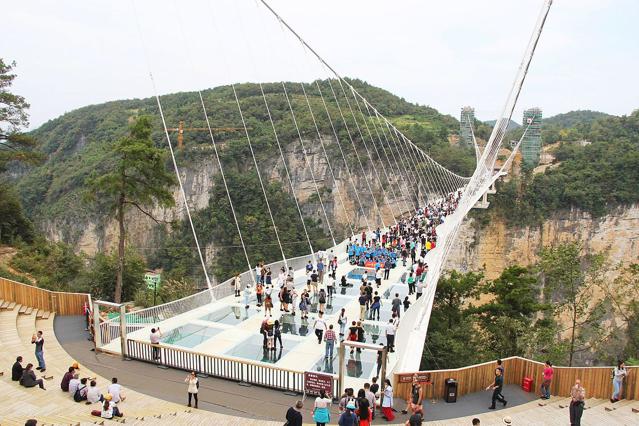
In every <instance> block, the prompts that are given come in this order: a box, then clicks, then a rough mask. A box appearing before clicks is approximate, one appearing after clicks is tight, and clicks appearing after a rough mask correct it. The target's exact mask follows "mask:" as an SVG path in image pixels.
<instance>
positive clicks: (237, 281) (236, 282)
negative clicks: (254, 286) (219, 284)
mask: <svg viewBox="0 0 639 426" xmlns="http://www.w3.org/2000/svg"><path fill="white" fill-rule="evenodd" d="M233 288H234V289H235V297H240V292H241V291H242V279H241V278H240V274H237V275H236V276H235V278H233Z"/></svg>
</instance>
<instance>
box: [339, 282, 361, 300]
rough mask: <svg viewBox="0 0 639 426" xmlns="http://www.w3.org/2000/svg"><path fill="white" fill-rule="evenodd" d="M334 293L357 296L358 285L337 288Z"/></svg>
mask: <svg viewBox="0 0 639 426" xmlns="http://www.w3.org/2000/svg"><path fill="white" fill-rule="evenodd" d="M336 293H337V294H338V295H342V296H353V297H356V296H359V284H358V285H350V286H346V287H342V286H338V287H337V290H336Z"/></svg>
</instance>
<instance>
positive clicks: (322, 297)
mask: <svg viewBox="0 0 639 426" xmlns="http://www.w3.org/2000/svg"><path fill="white" fill-rule="evenodd" d="M317 301H318V303H319V308H318V310H319V312H321V313H324V312H326V292H325V291H324V289H323V288H322V289H320V291H319V294H318V296H317Z"/></svg>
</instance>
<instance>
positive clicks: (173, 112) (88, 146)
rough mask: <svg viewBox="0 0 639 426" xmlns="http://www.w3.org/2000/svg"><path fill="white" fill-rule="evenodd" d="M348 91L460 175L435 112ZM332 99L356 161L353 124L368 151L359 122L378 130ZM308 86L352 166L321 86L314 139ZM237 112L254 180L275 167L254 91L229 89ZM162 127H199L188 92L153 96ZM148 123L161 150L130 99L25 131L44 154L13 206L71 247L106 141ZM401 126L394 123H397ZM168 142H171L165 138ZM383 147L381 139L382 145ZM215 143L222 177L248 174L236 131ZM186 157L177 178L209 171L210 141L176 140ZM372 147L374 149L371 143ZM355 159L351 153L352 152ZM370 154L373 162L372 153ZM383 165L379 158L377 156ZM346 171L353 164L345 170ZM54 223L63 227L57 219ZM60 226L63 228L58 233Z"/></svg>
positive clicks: (285, 132)
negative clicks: (132, 123) (49, 226)
mask: <svg viewBox="0 0 639 426" xmlns="http://www.w3.org/2000/svg"><path fill="white" fill-rule="evenodd" d="M352 83H353V84H354V85H355V86H356V87H357V89H358V90H359V91H360V92H361V93H363V95H364V96H366V97H367V98H369V99H370V100H371V102H372V103H374V104H375V105H376V107H377V108H378V109H379V111H380V112H381V113H382V114H385V115H387V116H388V117H389V118H390V119H391V120H395V119H396V118H397V119H398V120H399V122H398V126H399V127H400V129H401V130H402V131H405V132H406V133H407V134H408V135H409V136H410V137H412V138H414V140H415V143H417V144H418V145H419V146H420V147H422V148H423V149H425V150H426V151H430V152H431V154H432V155H433V156H434V157H435V159H437V160H440V161H441V162H442V163H443V164H444V165H446V166H451V167H452V168H453V169H454V170H455V171H457V172H459V173H462V174H468V173H469V172H470V171H471V170H472V167H471V166H469V164H473V163H472V162H473V161H474V159H473V153H472V152H469V151H463V150H455V149H451V150H450V151H449V150H448V149H447V148H446V147H447V146H448V143H447V136H448V134H449V133H451V132H455V131H456V129H457V126H458V124H457V122H456V120H455V119H454V118H452V117H450V116H445V115H441V114H439V113H438V112H437V111H436V110H434V109H432V108H429V107H424V106H418V105H413V104H410V103H408V102H406V101H404V100H403V99H400V98H398V97H397V96H394V95H391V94H390V93H388V92H386V91H384V90H382V89H379V88H376V87H373V86H370V85H368V84H366V83H364V82H361V81H359V80H353V81H352ZM332 84H333V88H334V90H335V91H336V92H337V93H338V94H340V96H339V100H340V106H341V108H342V111H343V112H344V115H345V116H346V117H347V118H346V124H347V125H348V128H349V130H350V133H351V136H352V137H353V138H354V140H355V144H356V146H357V147H358V151H359V153H360V156H363V155H365V153H364V150H363V144H362V143H361V142H360V139H361V137H360V135H359V133H358V132H357V130H356V128H357V126H356V125H355V124H356V122H357V124H358V125H359V127H360V128H361V129H362V133H363V134H364V137H365V139H366V140H368V142H369V145H370V140H369V136H368V133H367V131H366V129H365V122H366V124H368V125H369V128H370V129H371V132H372V133H373V134H374V135H375V132H374V129H373V127H372V126H373V125H375V126H377V128H378V131H382V130H383V129H382V128H381V126H380V123H379V122H378V121H377V120H373V119H372V118H371V119H367V120H363V119H362V117H361V116H360V115H359V110H358V109H357V105H356V103H355V102H354V98H353V97H352V96H351V95H350V93H349V99H350V103H351V106H352V107H353V109H354V111H355V114H354V117H355V118H353V115H351V114H350V110H349V108H348V106H347V104H346V102H345V99H344V96H343V93H342V92H341V89H340V88H339V87H338V86H339V85H337V84H336V83H335V82H334V81H333V82H332ZM318 86H319V87H320V88H321V90H322V94H323V95H324V97H325V99H326V101H327V104H328V110H329V113H330V116H331V118H332V119H333V123H334V124H335V128H336V132H337V134H338V135H339V138H340V140H341V142H342V147H343V149H344V151H345V154H346V156H347V157H348V160H349V162H351V161H353V156H354V152H353V148H352V146H351V144H350V140H349V135H348V132H347V129H346V126H345V125H344V122H343V121H342V120H341V119H339V117H340V112H339V110H338V108H337V104H336V103H335V101H334V99H333V97H332V94H331V93H332V92H331V88H330V86H329V84H328V82H327V81H321V82H314V83H313V84H310V85H306V86H305V87H306V91H307V93H308V96H309V101H310V103H311V105H312V108H313V111H314V112H315V114H316V117H317V121H318V124H319V125H320V131H321V133H322V134H324V135H332V134H333V132H332V129H331V127H330V125H329V122H328V120H327V117H326V113H325V110H324V106H323V103H322V99H321V97H320V93H319V89H318ZM286 87H287V91H288V93H289V95H290V98H291V103H292V105H293V109H294V111H295V117H296V120H297V122H298V124H299V127H300V129H301V131H302V136H303V137H304V138H305V139H314V138H315V139H316V138H317V135H316V132H315V130H314V126H313V122H312V119H311V116H310V113H309V110H308V106H307V105H306V101H305V99H304V97H303V94H302V90H301V87H300V85H299V84H298V83H287V84H286ZM236 89H237V91H238V95H239V97H240V102H241V105H242V109H243V111H244V112H245V116H246V117H247V125H248V127H249V128H250V134H251V141H252V143H253V146H254V148H255V152H256V155H257V157H258V162H259V164H260V167H262V166H263V167H264V169H263V172H267V171H268V172H270V171H271V168H272V167H274V162H275V159H276V158H277V146H276V145H275V140H274V137H273V130H272V128H271V125H270V122H269V121H268V116H267V114H266V110H265V107H264V101H263V99H262V97H261V93H260V91H259V86H258V85H256V84H238V85H237V86H236ZM264 90H265V93H266V97H267V99H268V102H269V106H270V110H271V114H272V117H273V120H274V122H275V126H276V129H277V132H278V136H279V138H280V141H281V142H282V143H283V144H284V147H285V149H286V147H287V146H288V145H290V144H291V143H293V142H295V141H296V140H297V139H298V135H297V131H296V128H295V125H294V123H293V120H292V117H291V114H290V111H289V109H288V104H287V102H286V98H285V97H284V95H283V91H282V86H281V84H275V83H271V84H264ZM203 97H204V102H205V104H206V106H207V111H208V115H209V117H210V120H211V126H213V127H238V126H239V127H241V121H240V117H239V114H238V111H237V106H236V105H235V99H234V98H233V95H232V91H231V88H230V86H223V87H217V88H214V89H210V90H206V91H204V92H203ZM162 104H163V108H164V111H165V115H166V119H167V124H168V125H169V126H177V124H178V122H179V121H180V120H184V121H185V123H186V125H187V126H192V127H206V122H205V120H204V116H203V113H202V108H201V105H200V101H199V98H198V96H197V94H196V93H192V92H190V93H175V94H171V95H166V96H163V97H162ZM141 115H150V116H153V117H154V119H153V120H154V121H153V123H152V128H153V133H152V139H153V141H154V143H155V145H156V146H158V147H160V148H164V147H166V141H165V140H164V132H163V130H162V125H161V123H160V121H159V118H158V114H157V106H156V104H155V100H154V99H151V98H148V99H132V100H125V101H115V102H108V103H105V104H101V105H91V106H87V107H84V108H81V109H78V110H75V111H72V112H70V113H67V114H64V115H63V116H61V117H58V118H56V119H55V120H51V121H49V122H47V123H45V124H44V125H42V126H41V127H40V128H39V129H37V130H35V131H34V132H32V136H33V137H34V138H37V139H38V141H39V142H40V145H39V149H40V151H41V152H43V153H44V154H46V155H47V161H46V162H45V164H43V165H42V166H41V167H36V168H34V169H32V170H30V171H29V172H28V173H26V174H25V175H24V176H22V177H21V178H20V179H19V180H18V182H17V188H18V190H19V193H20V195H21V198H22V200H23V202H24V204H25V207H26V208H27V211H28V212H29V215H30V217H31V218H32V219H33V220H34V221H35V222H36V223H43V222H45V221H58V222H62V223H61V224H60V225H61V227H62V228H64V232H65V240H66V241H68V242H70V243H74V242H75V241H77V240H78V239H79V237H80V235H81V230H82V228H81V227H79V226H78V227H74V226H72V225H71V224H81V223H86V221H87V220H88V219H96V218H98V217H99V209H98V208H97V206H90V205H86V204H83V203H82V202H81V196H80V194H81V193H82V191H83V189H84V187H85V181H86V179H87V177H89V176H90V175H91V174H92V173H96V174H97V175H101V174H104V173H105V172H106V171H108V170H109V169H110V168H111V164H112V159H111V147H110V145H111V144H113V143H114V141H116V140H118V139H119V138H122V137H124V136H126V135H127V123H128V121H129V120H130V119H131V118H132V117H137V116H141ZM400 118H401V120H400ZM172 138H173V139H175V133H173V135H172ZM382 139H383V138H382ZM216 142H217V145H218V149H219V151H220V152H221V157H222V161H223V163H224V167H225V170H229V171H237V172H243V171H245V170H246V169H249V168H250V169H252V168H253V167H252V166H251V165H250V162H249V161H248V160H249V159H250V153H249V151H248V145H247V143H246V138H245V136H244V132H243V131H239V132H232V131H230V132H229V131H227V132H217V133H216ZM185 144H186V148H185V149H184V150H183V151H182V152H180V153H178V165H179V166H180V168H181V169H182V170H184V171H187V172H189V173H192V172H193V170H192V169H189V165H190V164H211V161H213V153H212V150H211V142H210V137H209V135H208V133H207V132H187V133H186V134H185ZM376 146H377V147H380V145H379V142H376ZM327 150H328V154H329V155H330V156H332V157H333V158H336V159H339V158H341V156H340V154H339V151H338V150H337V146H336V144H328V146H327ZM360 150H361V151H360ZM380 155H382V157H383V154H381V153H380ZM383 158H384V157H383ZM336 163H337V164H336V167H343V163H341V162H339V161H336ZM351 164H354V163H351ZM62 219H63V220H62ZM65 224H69V225H68V226H67V225H65Z"/></svg>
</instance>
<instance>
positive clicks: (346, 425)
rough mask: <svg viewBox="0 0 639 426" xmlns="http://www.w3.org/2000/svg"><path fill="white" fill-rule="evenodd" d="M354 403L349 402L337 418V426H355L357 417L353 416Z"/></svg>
mask: <svg viewBox="0 0 639 426" xmlns="http://www.w3.org/2000/svg"><path fill="white" fill-rule="evenodd" d="M356 408H357V407H356V406H355V402H353V401H349V402H348V404H346V410H345V411H344V412H343V413H342V414H341V415H340V416H339V420H338V422H337V424H338V425H339V426H357V415H356V414H355V409H356Z"/></svg>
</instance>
